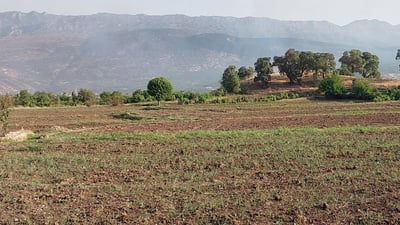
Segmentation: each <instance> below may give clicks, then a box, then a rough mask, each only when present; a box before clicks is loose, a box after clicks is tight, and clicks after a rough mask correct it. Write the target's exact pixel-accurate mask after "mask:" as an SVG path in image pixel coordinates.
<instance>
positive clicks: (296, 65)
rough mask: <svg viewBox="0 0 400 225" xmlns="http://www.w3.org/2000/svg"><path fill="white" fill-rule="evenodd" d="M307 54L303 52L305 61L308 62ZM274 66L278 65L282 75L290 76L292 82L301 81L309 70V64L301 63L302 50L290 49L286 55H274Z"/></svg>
mask: <svg viewBox="0 0 400 225" xmlns="http://www.w3.org/2000/svg"><path fill="white" fill-rule="evenodd" d="M305 56H306V54H302V57H303V59H302V61H303V63H305V62H306V59H305ZM274 66H277V67H278V69H279V72H280V73H281V74H282V75H286V76H287V77H288V78H289V81H290V83H291V84H294V83H300V82H301V77H302V76H303V73H304V72H305V71H306V70H307V68H308V64H304V65H302V64H300V52H299V51H296V50H295V49H289V50H288V51H287V52H286V53H285V55H284V56H275V57H274Z"/></svg>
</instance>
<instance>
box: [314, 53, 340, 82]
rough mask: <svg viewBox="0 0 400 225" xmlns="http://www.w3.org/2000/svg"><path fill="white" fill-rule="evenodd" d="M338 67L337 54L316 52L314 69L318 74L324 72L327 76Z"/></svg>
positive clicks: (323, 76) (323, 74)
mask: <svg viewBox="0 0 400 225" xmlns="http://www.w3.org/2000/svg"><path fill="white" fill-rule="evenodd" d="M335 69H336V62H335V56H334V55H333V54H331V53H314V63H313V69H312V70H314V73H315V75H316V76H318V74H319V73H320V74H322V78H325V75H326V74H327V73H332V72H333V71H335Z"/></svg>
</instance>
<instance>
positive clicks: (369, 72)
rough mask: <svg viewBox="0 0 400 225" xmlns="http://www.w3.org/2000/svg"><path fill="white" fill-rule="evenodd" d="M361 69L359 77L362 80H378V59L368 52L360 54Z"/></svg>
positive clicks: (379, 74)
mask: <svg viewBox="0 0 400 225" xmlns="http://www.w3.org/2000/svg"><path fill="white" fill-rule="evenodd" d="M362 59H363V69H362V71H361V75H362V76H363V77H364V78H379V77H380V76H381V73H380V72H379V57H378V56H376V55H374V54H371V53H369V52H363V53H362Z"/></svg>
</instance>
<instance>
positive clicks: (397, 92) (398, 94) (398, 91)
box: [387, 86, 400, 100]
mask: <svg viewBox="0 0 400 225" xmlns="http://www.w3.org/2000/svg"><path fill="white" fill-rule="evenodd" d="M387 94H388V95H389V96H390V98H391V99H392V100H400V86H399V87H397V88H392V89H389V90H388V91H387Z"/></svg>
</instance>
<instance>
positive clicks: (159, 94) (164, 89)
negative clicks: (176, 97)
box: [147, 77, 173, 105]
mask: <svg viewBox="0 0 400 225" xmlns="http://www.w3.org/2000/svg"><path fill="white" fill-rule="evenodd" d="M172 89H173V88H172V84H171V82H170V81H169V80H167V79H166V78H164V77H157V78H154V79H152V80H150V81H149V83H148V84H147V92H148V93H149V94H150V95H151V96H153V97H154V98H155V99H156V100H157V101H158V105H160V102H161V100H164V99H165V98H167V97H168V96H170V95H171V94H172Z"/></svg>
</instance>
